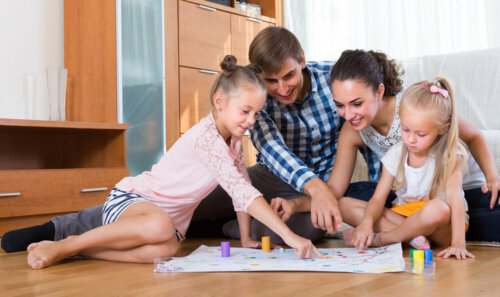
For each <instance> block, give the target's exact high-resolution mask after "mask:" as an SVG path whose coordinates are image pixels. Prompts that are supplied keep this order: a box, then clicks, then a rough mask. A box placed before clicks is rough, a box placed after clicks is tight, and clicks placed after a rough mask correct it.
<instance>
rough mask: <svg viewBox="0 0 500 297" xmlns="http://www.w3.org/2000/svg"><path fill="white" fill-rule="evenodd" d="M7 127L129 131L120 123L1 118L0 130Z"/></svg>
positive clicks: (126, 126)
mask: <svg viewBox="0 0 500 297" xmlns="http://www.w3.org/2000/svg"><path fill="white" fill-rule="evenodd" d="M5 127H10V128H13V127H19V128H22V127H25V128H30V129H34V128H56V129H84V130H89V129H90V130H128V128H129V125H128V124H118V123H104V122H102V123H95V122H72V121H40V120H18V119H3V118H0V129H3V128H5Z"/></svg>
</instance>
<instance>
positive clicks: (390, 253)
mask: <svg viewBox="0 0 500 297" xmlns="http://www.w3.org/2000/svg"><path fill="white" fill-rule="evenodd" d="M319 250H320V251H321V252H322V253H323V254H324V255H325V258H324V259H320V258H317V257H313V258H312V259H301V258H300V257H298V256H296V255H295V253H294V251H293V249H281V250H272V251H271V252H264V251H262V250H258V249H248V248H230V256H229V257H222V256H221V248H220V247H209V246H205V245H202V246H200V247H199V248H197V249H196V250H195V251H194V252H192V253H191V254H190V255H188V256H186V257H178V258H175V257H174V258H172V259H171V260H169V261H163V260H159V261H155V271H156V272H216V271H226V272H227V271H323V272H356V273H383V272H398V271H404V270H405V262H404V259H403V251H402V248H401V244H400V243H396V244H392V245H388V246H384V247H378V248H368V249H365V250H364V251H362V252H358V250H357V249H356V248H323V249H319Z"/></svg>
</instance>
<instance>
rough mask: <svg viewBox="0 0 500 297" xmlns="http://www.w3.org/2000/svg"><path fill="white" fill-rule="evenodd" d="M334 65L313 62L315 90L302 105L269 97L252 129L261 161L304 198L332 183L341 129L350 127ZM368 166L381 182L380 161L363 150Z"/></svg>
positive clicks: (309, 67)
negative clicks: (314, 185)
mask: <svg viewBox="0 0 500 297" xmlns="http://www.w3.org/2000/svg"><path fill="white" fill-rule="evenodd" d="M333 64H334V62H308V63H307V65H306V69H307V71H308V72H309V74H310V76H311V88H310V90H309V92H308V94H307V95H306V97H305V99H304V101H303V102H302V103H292V104H289V105H283V104H281V103H279V102H278V100H277V99H275V98H274V97H272V96H270V95H268V96H267V100H266V103H265V104H264V107H263V108H262V110H261V112H260V113H259V116H258V117H257V121H256V122H255V125H254V126H253V127H252V128H251V129H250V135H251V138H252V142H253V144H254V146H255V148H257V151H258V153H257V161H258V162H259V163H262V164H265V165H266V166H267V167H268V168H270V169H271V170H272V171H273V172H274V174H276V175H277V176H279V177H280V178H281V179H282V180H284V181H285V182H287V183H288V184H290V185H291V186H292V187H294V188H295V189H296V190H297V191H299V192H303V189H304V185H305V184H306V183H307V182H308V181H309V180H311V179H312V178H314V177H319V178H320V179H322V180H323V181H325V182H326V181H327V180H328V178H329V176H330V173H331V171H332V167H333V163H334V161H335V154H336V152H337V140H338V136H339V133H340V128H341V127H342V124H343V123H344V122H345V120H344V119H343V118H341V117H340V116H339V114H338V113H337V107H336V106H335V103H334V102H333V95H332V90H331V86H330V83H329V81H330V71H331V69H332V66H333ZM360 151H361V152H362V153H363V156H364V157H365V160H366V161H367V163H368V175H369V178H370V180H372V181H377V180H378V179H379V178H380V172H381V170H380V169H381V166H380V161H379V160H378V158H377V156H376V155H375V154H374V153H373V152H371V151H370V149H368V147H360Z"/></svg>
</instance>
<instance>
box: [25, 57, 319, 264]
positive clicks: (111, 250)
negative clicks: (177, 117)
mask: <svg viewBox="0 0 500 297" xmlns="http://www.w3.org/2000/svg"><path fill="white" fill-rule="evenodd" d="M221 68H222V70H223V73H222V74H221V75H219V77H218V78H217V80H216V82H215V83H214V86H213V88H212V93H211V100H212V104H213V107H214V108H213V110H212V111H211V112H210V113H209V114H208V115H207V116H206V117H205V118H203V119H202V120H201V121H200V122H199V123H198V124H197V125H195V126H193V127H192V128H191V129H190V130H189V131H187V132H186V133H185V134H184V135H183V136H182V137H181V138H180V139H179V140H178V141H177V142H176V143H175V144H174V146H173V147H172V148H170V150H169V151H168V152H167V153H166V154H165V155H164V156H163V157H162V159H161V160H160V161H159V162H158V163H157V164H156V165H154V166H153V168H152V170H151V171H147V172H143V173H142V174H140V175H138V176H135V177H127V178H124V179H123V180H121V181H120V182H119V183H118V184H117V185H116V187H115V188H114V189H113V191H111V193H110V195H109V197H108V199H107V201H106V203H105V204H104V207H103V226H101V227H98V228H95V229H92V230H90V231H88V232H85V233H83V234H81V235H76V236H70V237H68V238H66V239H64V240H61V241H57V242H51V241H44V242H39V243H33V244H31V245H30V246H28V264H29V266H30V267H31V268H33V269H39V268H44V267H47V266H50V265H52V264H54V263H56V262H58V261H60V260H62V259H64V258H67V257H70V256H75V255H83V256H88V257H92V258H97V259H104V260H111V261H123V262H140V263H151V262H153V260H154V258H156V257H170V256H173V255H174V254H175V253H176V251H177V249H178V246H179V241H180V240H181V239H182V237H183V236H184V235H185V233H186V230H187V228H188V226H189V222H190V220H191V217H192V215H193V211H194V210H195V208H196V206H197V205H198V204H199V203H200V201H201V200H202V199H203V198H204V197H206V196H207V195H208V194H209V193H210V192H211V191H212V190H213V189H214V188H215V187H216V186H217V185H218V184H220V185H221V186H222V187H223V188H224V189H225V190H226V191H227V192H228V194H229V195H230V196H231V198H232V200H233V205H234V209H235V210H236V211H238V219H239V220H240V222H239V223H240V228H241V233H242V245H243V246H255V242H253V241H252V240H251V239H250V238H249V236H248V234H249V233H250V229H249V228H250V224H249V223H250V217H249V215H248V214H247V212H248V213H249V214H250V215H252V216H254V217H255V218H256V219H257V220H259V221H261V222H262V223H264V224H265V225H266V226H268V227H269V228H270V229H271V230H273V231H274V232H276V233H277V234H279V235H280V236H281V238H283V239H284V241H285V243H286V244H288V245H289V246H290V247H292V248H294V249H295V253H296V254H297V255H298V256H300V257H303V258H310V257H311V256H312V254H315V255H317V256H322V255H321V253H319V251H318V250H317V249H316V248H315V247H314V246H313V245H312V243H311V241H310V240H307V239H305V238H302V237H300V236H298V235H296V234H295V233H293V232H292V231H291V230H290V229H289V228H288V227H287V226H286V225H285V224H284V223H283V222H282V221H281V220H280V219H279V217H278V216H277V215H276V214H275V213H274V212H273V211H272V210H271V208H270V207H269V205H268V204H267V202H266V201H265V200H264V198H263V197H262V194H261V193H260V192H259V191H257V190H256V189H255V188H254V187H252V185H251V183H250V179H249V177H248V173H247V171H246V168H245V166H244V163H243V151H242V148H241V137H242V136H243V134H244V133H245V132H246V131H247V130H248V128H250V127H251V126H252V125H253V124H254V123H255V118H256V116H257V114H258V112H259V111H260V109H261V108H262V106H263V104H264V102H265V99H266V88H265V86H264V83H263V82H262V80H261V79H260V77H259V76H258V74H257V73H256V71H255V69H253V68H250V67H242V66H237V65H236V58H234V57H233V56H226V57H225V58H224V61H223V62H222V63H221ZM245 235H247V236H245Z"/></svg>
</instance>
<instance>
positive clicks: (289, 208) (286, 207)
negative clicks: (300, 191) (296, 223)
mask: <svg viewBox="0 0 500 297" xmlns="http://www.w3.org/2000/svg"><path fill="white" fill-rule="evenodd" d="M296 199H299V198H296ZM271 208H272V209H273V211H274V212H275V213H277V214H278V216H279V217H280V218H281V220H282V221H283V222H286V221H287V220H288V219H289V218H290V216H291V215H292V214H294V213H295V203H294V202H293V199H292V200H286V199H283V198H281V197H276V198H273V200H271Z"/></svg>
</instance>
